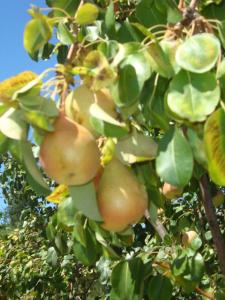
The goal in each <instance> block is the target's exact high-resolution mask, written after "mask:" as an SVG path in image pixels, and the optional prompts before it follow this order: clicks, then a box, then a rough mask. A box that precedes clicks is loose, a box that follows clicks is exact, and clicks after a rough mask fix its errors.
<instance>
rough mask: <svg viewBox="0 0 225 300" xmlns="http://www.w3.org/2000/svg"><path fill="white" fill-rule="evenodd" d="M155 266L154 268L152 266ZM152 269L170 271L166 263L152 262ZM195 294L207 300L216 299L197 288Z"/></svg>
mask: <svg viewBox="0 0 225 300" xmlns="http://www.w3.org/2000/svg"><path fill="white" fill-rule="evenodd" d="M154 265H155V266H154ZM152 266H153V267H161V268H162V269H163V270H167V271H169V272H170V271H171V269H170V265H169V264H168V263H167V262H160V261H154V263H153V264H152ZM195 292H196V293H197V294H199V295H201V296H204V297H205V298H207V299H209V300H216V298H214V296H213V295H211V294H209V293H207V292H205V291H203V290H202V289H200V288H199V287H196V288H195Z"/></svg>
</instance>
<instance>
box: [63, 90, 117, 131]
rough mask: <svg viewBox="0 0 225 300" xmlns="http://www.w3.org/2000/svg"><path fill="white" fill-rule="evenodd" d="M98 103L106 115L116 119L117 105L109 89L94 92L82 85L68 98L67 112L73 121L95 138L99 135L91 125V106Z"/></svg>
mask: <svg viewBox="0 0 225 300" xmlns="http://www.w3.org/2000/svg"><path fill="white" fill-rule="evenodd" d="M93 103H97V104H98V105H99V106H100V107H101V108H102V109H103V110H104V111H105V112H106V113H108V114H109V115H110V116H112V117H113V118H116V116H117V113H116V111H115V105H114V102H113V99H112V97H111V95H110V93H109V91H108V90H107V89H102V90H99V91H97V92H92V91H91V90H90V89H88V88H87V87H86V86H85V85H81V86H79V87H78V88H76V89H75V90H74V91H72V92H70V94H69V95H68V96H67V98H66V103H65V112H66V116H68V117H69V118H70V119H72V120H73V121H76V122H78V123H79V124H81V125H82V126H84V127H86V128H87V129H88V130H89V131H90V132H91V133H92V134H93V135H94V136H98V135H99V134H98V133H97V132H96V131H95V130H94V129H93V127H92V126H91V123H90V112H89V109H90V106H91V105H92V104H93Z"/></svg>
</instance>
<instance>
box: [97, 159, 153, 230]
mask: <svg viewBox="0 0 225 300" xmlns="http://www.w3.org/2000/svg"><path fill="white" fill-rule="evenodd" d="M97 199H98V205H99V210H100V213H101V216H102V218H103V220H104V224H103V225H102V226H103V228H105V229H106V230H109V231H114V232H120V231H122V230H124V229H126V228H127V227H128V226H129V225H130V224H134V223H137V222H139V221H140V219H141V218H142V217H143V215H144V212H145V210H146V209H147V207H148V197H147V194H146V191H145V190H144V188H143V187H142V186H141V185H140V183H139V182H138V180H137V178H136V177H135V175H134V174H133V173H132V171H131V170H130V169H129V168H128V167H127V166H124V165H123V164H122V163H121V162H120V161H119V160H118V159H116V158H113V159H112V161H110V162H109V164H108V165H107V166H106V167H105V169H104V173H103V175H102V177H101V180H100V184H99V188H98V192H97Z"/></svg>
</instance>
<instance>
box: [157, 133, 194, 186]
mask: <svg viewBox="0 0 225 300" xmlns="http://www.w3.org/2000/svg"><path fill="white" fill-rule="evenodd" d="M156 171H157V173H158V175H159V176H160V177H161V178H162V179H163V181H164V182H168V183H170V184H172V185H174V186H177V187H183V186H185V185H186V184H188V182H189V180H190V179H191V176H192V172H193V155H192V151H191V148H190V145H189V143H188V142H187V140H186V139H185V137H184V136H183V134H182V133H181V132H180V130H179V129H177V128H174V129H172V128H171V129H170V130H169V131H167V132H166V134H165V136H164V137H163V138H162V139H161V141H160V142H159V154H158V157H157V158H156Z"/></svg>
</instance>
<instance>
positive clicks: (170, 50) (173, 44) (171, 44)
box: [159, 39, 180, 74]
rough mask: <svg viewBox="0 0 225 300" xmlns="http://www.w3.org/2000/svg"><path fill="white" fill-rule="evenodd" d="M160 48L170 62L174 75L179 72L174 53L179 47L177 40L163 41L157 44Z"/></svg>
mask: <svg viewBox="0 0 225 300" xmlns="http://www.w3.org/2000/svg"><path fill="white" fill-rule="evenodd" d="M159 45H160V47H161V48H162V50H163V52H164V54H165V56H166V57H167V59H168V60H169V62H170V65H171V67H172V69H173V72H174V74H176V73H178V72H179V71H180V66H178V64H177V62H176V51H177V48H178V47H179V45H180V41H179V40H170V39H163V40H162V41H161V42H160V43H159Z"/></svg>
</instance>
